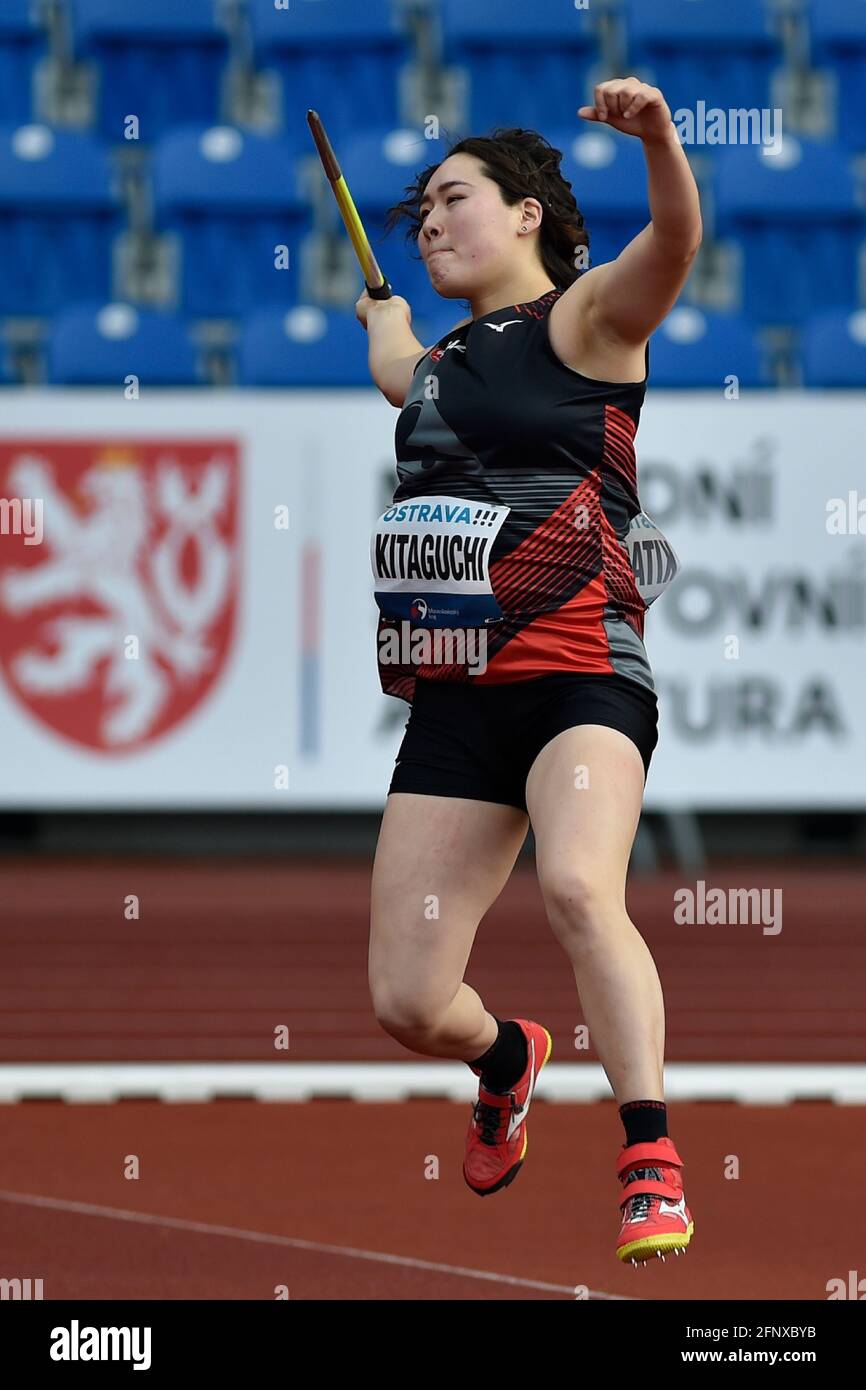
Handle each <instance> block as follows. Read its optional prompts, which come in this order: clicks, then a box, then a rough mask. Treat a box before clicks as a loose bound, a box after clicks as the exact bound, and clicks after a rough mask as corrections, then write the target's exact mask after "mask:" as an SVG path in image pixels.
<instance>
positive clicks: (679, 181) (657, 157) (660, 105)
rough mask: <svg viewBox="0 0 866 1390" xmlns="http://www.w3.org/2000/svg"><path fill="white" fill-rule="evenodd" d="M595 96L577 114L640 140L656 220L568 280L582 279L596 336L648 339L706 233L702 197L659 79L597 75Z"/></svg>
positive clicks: (583, 301)
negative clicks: (653, 83) (612, 255)
mask: <svg viewBox="0 0 866 1390" xmlns="http://www.w3.org/2000/svg"><path fill="white" fill-rule="evenodd" d="M594 98H595V105H594V106H581V107H580V109H579V111H578V114H579V115H580V116H583V117H584V119H586V120H591V121H598V123H599V124H601V125H608V126H612V127H613V129H614V130H619V131H622V132H624V133H625V134H629V135H635V136H637V137H638V138H639V139H640V140H641V142H642V143H643V148H644V155H645V157H646V163H647V173H648V196H649V205H650V215H651V218H652V220H651V222H650V223H649V225H648V226H646V227H644V229H643V231H642V232H639V233H638V235H637V236H636V237H635V238H634V239H633V240H632V241H630V242H629V243H628V245H627V246H626V247H625V248H624V249H623V250H622V251H621V252H620V254H619V255H618V256H617V258H616V260H614V261H609V262H607V264H605V265H600V266H596V267H595V268H594V269H593V270H590V271H588V272H587V273H586V274H585V275H583V276H581V277H580V279H578V280H577V282H576V284H575V285H574V286H571V287H570V288H571V289H576V288H577V286H581V285H582V286H583V294H582V295H581V296H580V315H581V317H582V318H583V322H584V325H585V328H586V330H587V331H588V332H589V333H591V334H592V336H593V337H599V336H600V337H601V338H603V339H605V340H607V341H610V342H613V343H623V344H627V345H629V346H635V345H643V344H644V343H645V342H646V340H647V338H649V336H650V334H651V333H653V332H654V331H655V329H656V328H658V326H659V324H660V323H661V322H662V319H664V318H665V316H666V315H667V314H668V313H669V312H670V310H671V309H672V308H673V306H674V304H675V303H676V300H677V297H678V295H679V293H680V290H681V289H682V287H683V285H684V284H685V282H686V279H687V278H688V275H689V271H690V270H691V268H692V263H693V262H694V259H695V256H696V255H697V252H698V248H699V246H700V244H701V237H702V234H703V225H702V222H701V204H700V197H699V195H698V188H697V184H696V183H695V179H694V175H693V174H692V171H691V169H690V167H689V162H688V160H687V159H686V155H685V151H684V150H683V147H682V144H681V143H680V139H679V136H678V135H677V130H676V126H675V125H674V124H673V121H672V119H671V112H670V107H669V106H668V105H667V102H666V101H665V99H664V97H663V96H662V94H661V92H660V91H659V89H658V88H657V87H650V86H648V85H647V83H645V82H640V81H638V79H637V78H636V77H626V78H617V79H615V80H613V81H610V82H602V83H599V85H598V86H597V87H596V88H595V93H594ZM569 292H570V291H569V290H567V291H566V293H565V294H564V295H563V296H562V299H563V300H565V299H567V297H568V294H569ZM577 298H578V297H577V296H575V300H577ZM575 309H577V303H576V304H575Z"/></svg>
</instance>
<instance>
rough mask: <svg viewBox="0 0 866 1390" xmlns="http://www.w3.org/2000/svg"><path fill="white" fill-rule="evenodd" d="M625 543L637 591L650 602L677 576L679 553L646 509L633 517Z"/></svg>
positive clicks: (646, 601) (644, 599) (645, 601)
mask: <svg viewBox="0 0 866 1390" xmlns="http://www.w3.org/2000/svg"><path fill="white" fill-rule="evenodd" d="M625 543H626V545H627V546H628V554H629V559H630V560H631V567H632V569H633V571H634V577H635V583H636V584H637V587H638V591H639V593H640V596H641V598H642V599H643V601H644V603H645V604H647V606H649V604H651V603H654V602H655V600H656V599H657V598H658V596H659V594H663V593H664V591H665V589H666V588H667V587H668V585H669V584H670V583H672V581H673V580H674V579H676V576H677V573H678V571H679V567H680V562H679V557H678V556H677V554H676V551H675V550H674V548H673V546H672V545H671V543H670V541H669V540H668V539H667V537H666V536H664V535H662V533H661V531H660V530H659V528H658V527H657V526H656V524H655V522H654V521H653V520H652V519H651V518H650V517H648V516H647V514H646V512H638V514H637V516H636V517H634V518H633V519H632V522H631V525H630V526H629V529H628V533H627V534H626V538H625Z"/></svg>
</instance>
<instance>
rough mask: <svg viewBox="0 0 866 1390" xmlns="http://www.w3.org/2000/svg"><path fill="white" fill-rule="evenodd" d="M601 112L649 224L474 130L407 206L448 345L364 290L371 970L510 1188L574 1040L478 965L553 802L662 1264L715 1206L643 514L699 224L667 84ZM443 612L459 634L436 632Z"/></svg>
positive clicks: (544, 154)
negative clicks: (487, 924)
mask: <svg viewBox="0 0 866 1390" xmlns="http://www.w3.org/2000/svg"><path fill="white" fill-rule="evenodd" d="M578 114H579V115H580V116H581V117H582V118H583V119H584V120H587V121H591V122H600V123H602V124H604V125H607V126H609V127H611V128H612V129H613V130H615V131H618V132H621V133H622V134H623V135H631V136H634V137H636V138H638V139H639V140H641V142H642V144H643V149H644V154H645V158H646V165H647V174H648V195H649V209H650V218H651V220H650V221H649V223H648V225H647V226H646V227H645V228H644V229H643V230H642V231H641V232H640V234H639V235H638V236H636V237H635V238H634V240H633V241H631V242H630V243H629V244H628V245H627V246H626V247H625V248H624V250H623V251H622V252H621V253H620V255H619V256H618V257H617V258H616V260H614V261H611V262H609V263H607V264H602V265H597V266H595V267H593V268H592V269H590V270H584V271H583V273H581V270H580V267H579V261H580V258H581V256H585V254H586V248H587V246H588V236H587V233H586V231H585V229H584V226H583V218H582V216H581V214H580V212H579V210H578V208H577V205H576V203H575V200H574V197H573V195H572V192H571V184H570V183H568V182H567V181H566V180H565V179H564V178H563V176H562V174H561V172H560V169H559V165H560V162H561V158H562V156H561V153H560V152H559V151H557V150H555V149H553V148H552V147H551V146H550V145H549V144H548V142H547V141H546V140H545V139H544V138H543V137H542V136H541V135H538V134H537V133H535V132H533V131H526V130H519V129H515V130H498V131H494V133H493V135H492V137H491V138H470V139H466V140H462V141H460V142H459V143H458V144H456V145H454V146H453V147H452V148H451V150H450V151H449V154H448V156H447V158H446V159H444V160H443V161H442V162H441V163H439V164H438V165H434V166H431V167H430V168H428V169H427V170H425V171H424V172H423V173H422V174H421V175H419V177H418V178H417V180H416V182H415V184H414V185H412V186H410V190H407V191H410V196H409V197H407V198H406V199H405V200H404V201H403V202H401V203H399V204H397V205H396V207H394V208H392V209H391V215H390V218H389V226H393V225H394V223H395V222H396V221H397V220H399V219H400V218H402V217H408V218H409V219H410V227H409V233H408V234H409V236H410V237H411V238H412V239H415V240H417V243H418V247H419V250H420V254H421V257H422V259H423V261H424V263H425V265H426V269H427V272H428V274H429V277H430V281H431V283H432V285H433V287H434V288H435V289H436V290H437V291H438V293H439V294H440V295H441V296H442V297H443V298H445V299H463V300H466V301H468V303H469V304H470V305H471V309H472V313H471V317H469V318H466V319H463V320H462V321H461V322H460V323H458V324H457V325H456V326H455V328H454V329H453V330H452V331H451V333H449V334H446V335H445V337H444V338H442V339H440V341H439V342H438V343H437V344H436V345H435V346H434V347H433V348H430V349H425V348H424V345H423V344H422V343H420V342H419V341H418V339H417V338H416V337H415V336H414V334H413V333H412V329H411V326H410V323H411V314H410V309H409V305H408V304H407V302H406V300H405V299H401V298H400V297H394V298H391V299H388V300H383V301H376V300H372V299H371V298H370V297H369V295H368V294H367V293H366V291H365V292H364V293H363V294H362V296H361V298H360V299H359V300H358V303H357V305H356V313H357V316H358V318H359V319H360V321H361V322H362V323H363V324H364V326H365V328H366V330H367V333H368V336H369V363H370V371H371V375H372V377H373V380H374V381H375V383H376V385H377V386H378V387H379V389H380V390H381V391H382V393H383V394H384V395H385V397H386V398H387V400H388V401H389V402H390V403H391V404H392V405H394V406H398V407H400V416H399V419H398V423H397V431H396V444H397V473H398V477H399V485H398V487H397V489H396V492H395V494H394V504H395V505H394V506H392V508H391V509H390V510H389V511H388V512H386V513H385V514H384V516H383V517H382V518H381V519H380V521H379V523H377V531H376V535H375V537H374V546H373V554H374V568H375V569H376V589H377V594H376V598H377V602H378V604H379V608H380V610H381V613H380V618H379V653H378V659H379V671H380V678H381V684H382V688H383V689H384V690H385V691H386V692H388V693H390V694H395V695H398V696H400V697H402V698H403V699H405V700H407V701H408V702H409V704H410V705H411V712H410V716H409V719H408V721H407V724H406V731H405V735H404V738H403V741H402V744H401V747H400V750H399V753H398V756H397V761H396V765H395V769H394V774H393V778H392V781H391V785H390V790H389V795H388V798H387V803H386V806H385V812H384V816H383V819H382V825H381V830H380V835H379V841H378V847H377V850H376V856H375V863H374V868H373V882H372V903H371V937H370V952H369V978H370V989H371V996H372V1000H373V1006H374V1009H375V1013H376V1017H377V1018H378V1020H379V1022H380V1023H381V1025H382V1027H383V1028H384V1029H385V1030H386V1031H387V1032H388V1033H389V1034H390V1035H391V1036H392V1037H394V1038H396V1039H397V1040H398V1041H399V1042H401V1043H402V1044H403V1045H404V1046H405V1047H406V1048H408V1049H410V1050H411V1051H413V1052H417V1053H421V1054H423V1055H425V1056H430V1057H453V1058H461V1059H462V1060H463V1061H465V1062H466V1063H467V1064H468V1065H469V1066H470V1067H471V1068H472V1071H473V1072H474V1073H475V1074H476V1075H477V1076H478V1077H479V1087H478V1100H477V1102H476V1103H475V1104H474V1106H473V1111H472V1119H471V1123H470V1126H469V1132H468V1135H467V1141H466V1152H465V1159H464V1166H463V1173H464V1177H465V1179H466V1182H467V1183H468V1185H469V1186H470V1187H471V1188H472V1190H473V1191H474V1192H477V1193H479V1194H480V1195H481V1196H485V1195H487V1194H489V1193H492V1192H496V1191H498V1190H499V1189H500V1188H503V1187H505V1186H507V1184H508V1183H510V1182H511V1181H512V1180H513V1178H514V1177H515V1176H516V1175H517V1172H518V1171H519V1169H520V1166H521V1164H522V1163H523V1160H524V1156H525V1154H526V1145H527V1136H526V1116H527V1112H528V1110H529V1105H530V1101H531V1099H532V1095H533V1091H534V1089H535V1085H536V1081H537V1079H538V1075H539V1073H540V1071H541V1069H542V1067H543V1066H544V1064H545V1063H546V1062H547V1060H548V1058H549V1057H550V1053H551V1047H552V1043H551V1038H550V1034H549V1033H548V1032H547V1030H546V1029H545V1028H544V1027H543V1026H542V1025H541V1024H540V1023H537V1022H534V1021H532V1020H528V1019H522V1018H517V1019H509V1020H502V1019H500V1018H499V1017H498V1016H497V1015H495V1014H492V1013H491V1012H489V1010H488V1009H487V1008H485V1005H484V1003H483V1002H482V1000H481V999H480V998H479V996H478V994H477V993H476V991H475V990H474V989H472V988H471V987H470V986H469V985H468V984H466V983H465V981H464V980H463V975H464V971H465V969H466V965H467V961H468V959H469V954H470V951H471V949H472V944H473V940H474V937H475V933H476V929H477V927H478V924H479V922H480V920H481V918H482V917H483V916H484V914H485V912H486V911H487V909H488V908H489V907H490V906H491V904H492V903H493V902H494V901H495V900H496V898H497V896H498V895H499V893H500V892H501V890H502V888H503V887H504V885H505V883H506V881H507V879H508V877H509V874H510V873H511V870H512V867H513V865H514V862H515V859H516V857H517V855H518V853H519V851H520V848H521V846H522V844H523V842H524V839H525V836H526V833H527V829H528V825H529V823H530V822H531V823H532V828H533V832H534V835H535V842H536V862H537V872H538V878H539V882H540V887H541V892H542V896H543V900H544V904H545V909H546V912H547V916H548V919H549V922H550V925H551V927H552V929H553V932H554V934H555V936H556V938H557V940H558V941H559V942H560V943H561V945H562V946H563V947H564V949H565V951H566V954H567V955H568V957H569V960H570V961H571V965H572V968H573V971H574V976H575V980H576V984H577V990H578V995H579V998H580V1003H581V1006H582V1009H583V1014H584V1017H585V1019H586V1022H587V1024H588V1027H589V1032H590V1036H591V1038H592V1041H593V1044H594V1046H595V1048H596V1050H597V1052H598V1055H599V1057H600V1059H601V1062H602V1064H603V1066H604V1069H605V1073H606V1075H607V1077H608V1080H609V1082H610V1085H611V1087H612V1089H613V1092H614V1095H615V1097H616V1101H617V1104H618V1106H619V1111H620V1115H621V1118H622V1122H623V1125H624V1128H625V1142H624V1143H623V1145H622V1148H621V1149H620V1151H619V1154H618V1156H617V1163H616V1171H617V1176H618V1179H619V1181H620V1182H621V1184H622V1187H621V1188H618V1189H617V1191H618V1194H619V1204H620V1208H621V1217H622V1223H621V1229H620V1234H619V1238H618V1243H617V1254H618V1256H619V1258H620V1259H622V1260H626V1261H631V1262H632V1263H634V1264H637V1263H638V1262H643V1261H646V1260H648V1259H650V1258H652V1257H655V1256H659V1257H660V1258H662V1259H664V1257H665V1254H666V1253H667V1252H669V1251H675V1252H676V1253H677V1254H679V1252H680V1251H681V1250H685V1248H686V1247H687V1245H688V1244H689V1241H690V1239H691V1236H692V1232H693V1229H694V1225H693V1221H692V1217H691V1213H690V1211H689V1209H688V1207H687V1206H686V1203H685V1196H684V1192H683V1183H682V1176H681V1170H682V1159H681V1158H680V1155H679V1153H678V1152H677V1149H676V1148H675V1146H674V1144H673V1141H672V1140H671V1139H670V1138H669V1136H668V1130H667V1112H666V1107H665V1102H664V1089H663V1077H662V1068H663V1054H664V1005H663V997H662V990H661V986H660V983H659V978H658V974H657V972H656V968H655V965H654V963H653V960H652V957H651V955H650V953H649V950H648V948H647V946H646V944H645V942H644V940H643V938H642V937H641V935H640V933H639V932H638V930H637V929H636V927H635V926H634V924H633V923H632V922H631V920H630V919H629V916H628V913H627V911H626V906H625V881H626V870H627V866H628V862H629V855H630V852H631V846H632V841H633V838H634V834H635V831H636V829H637V824H638V818H639V816H640V810H641V801H642V796H643V789H644V784H645V781H646V774H647V770H648V768H649V762H650V757H651V755H652V752H653V749H654V747H655V744H656V741H657V737H658V735H657V704H656V695H655V689H654V685H653V679H652V674H651V671H650V667H649V664H648V661H647V656H646V651H645V648H644V644H643V631H644V616H645V612H646V607H647V603H646V601H645V599H644V597H643V595H642V592H641V590H640V588H639V587H638V583H637V580H636V575H635V570H634V569H633V568H632V565H631V563H630V560H629V551H628V548H627V545H626V540H625V538H626V536H627V533H628V530H629V527H630V526H631V524H632V523H633V522H634V520H635V518H636V517H638V516H640V515H641V509H640V502H639V500H638V494H637V485H636V475H635V452H634V436H635V432H636V429H637V424H638V420H639V416H640V409H641V405H642V403H643V399H644V394H645V390H646V384H647V371H648V343H647V340H648V338H649V336H650V334H651V333H652V332H653V331H654V329H655V328H656V327H657V326H658V324H659V323H660V322H661V321H662V319H663V318H664V317H665V315H666V314H667V313H668V312H669V310H670V309H671V308H672V306H673V304H674V302H675V301H676V299H677V296H678V294H679V292H680V290H681V289H682V286H683V284H684V282H685V280H686V277H687V276H688V274H689V270H690V267H691V265H692V262H693V260H694V257H695V255H696V252H697V250H698V247H699V245H700V241H701V235H702V224H701V213H700V202H699V197H698V190H697V187H696V184H695V181H694V179H693V177H692V174H691V170H690V168H689V164H688V161H687V159H686V156H685V153H684V151H683V149H682V146H681V144H680V141H679V139H678V136H677V132H676V129H675V127H674V125H673V122H672V119H671V112H670V109H669V107H668V106H667V104H666V102H665V100H664V97H663V96H662V94H661V92H660V91H659V90H658V89H657V88H655V87H650V86H647V85H646V84H645V83H643V82H640V81H639V80H638V79H637V78H635V77H627V78H624V79H616V80H612V81H607V82H603V83H601V84H600V85H598V86H597V87H596V88H595V91H594V104H593V105H592V106H584V107H581V108H580V109H579V111H578ZM437 629H438V630H439V631H438V633H437ZM407 632H408V634H409V638H410V643H409V645H407V642H406V641H405V640H404V639H405V637H406V634H407ZM443 633H444V634H445V636H449V637H450V638H451V639H455V638H460V637H462V638H463V646H462V647H459V644H458V646H457V647H455V645H454V641H453V640H452V642H451V645H450V647H449V645H448V643H447V642H440V644H439V646H438V647H437V646H436V644H435V642H434V641H433V638H435V637H436V636H437V635H439V636H441V635H442V634H443ZM416 639H417V640H416Z"/></svg>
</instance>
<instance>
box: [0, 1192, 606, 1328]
mask: <svg viewBox="0 0 866 1390" xmlns="http://www.w3.org/2000/svg"><path fill="white" fill-rule="evenodd" d="M0 1202H9V1203H11V1204H12V1205H15V1206H24V1207H43V1208H47V1209H48V1210H50V1211H66V1212H75V1213H76V1214H77V1215H79V1216H102V1217H107V1218H109V1219H110V1220H113V1221H133V1222H136V1223H137V1224H138V1225H141V1226H160V1227H164V1228H169V1229H171V1230H174V1231H188V1232H191V1233H193V1234H195V1235H202V1236H227V1237H229V1238H230V1239H232V1240H248V1241H252V1242H254V1243H256V1244H258V1245H283V1246H289V1247H290V1248H291V1249H293V1250H308V1251H313V1252H314V1253H315V1254H320V1255H340V1256H342V1257H344V1258H345V1259H349V1260H372V1261H373V1262H374V1263H376V1264H388V1265H400V1266H402V1267H403V1268H405V1269H426V1270H430V1271H432V1272H433V1273H436V1274H451V1275H455V1276H457V1277H458V1278H462V1279H486V1280H488V1281H489V1282H490V1283H494V1284H509V1285H511V1286H513V1287H515V1288H520V1289H541V1290H542V1291H543V1292H545V1293H566V1294H568V1295H569V1296H570V1297H572V1298H573V1297H574V1289H575V1286H574V1285H572V1284H546V1283H545V1282H544V1281H543V1280H541V1279H520V1278H518V1277H517V1276H514V1275H510V1274H494V1273H492V1272H491V1271H490V1270H486V1269H467V1268H465V1267H463V1266H462V1265H449V1264H440V1263H438V1262H436V1261H435V1260H416V1259H412V1258H411V1257H409V1256H407V1255H386V1254H384V1253H382V1252H381V1251H379V1250H358V1249H356V1248H355V1247H354V1246H351V1245H326V1244H325V1243H324V1242H322V1241H317V1240H301V1239H300V1238H299V1237H297V1236H276V1235H270V1234H268V1232H266V1231H245V1230H242V1229H239V1228H238V1227H236V1226H213V1225H211V1224H210V1223H208V1222H204V1221H184V1220H183V1219H182V1218H181V1217H177V1216H153V1215H151V1214H150V1213H149V1212H140V1211H124V1210H123V1209H122V1208H119V1207H100V1206H95V1205H94V1204H93V1203H91V1202H72V1201H66V1200H65V1199H63V1198H60V1197H42V1196H37V1195H35V1194H33V1193H29V1192H3V1191H0ZM588 1293H589V1297H590V1298H593V1299H611V1300H616V1301H617V1302H633V1300H632V1299H629V1298H628V1296H627V1295H623V1294H615V1293H600V1292H598V1291H597V1290H595V1289H589V1290H588Z"/></svg>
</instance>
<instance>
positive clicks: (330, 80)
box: [249, 0, 410, 142]
mask: <svg viewBox="0 0 866 1390" xmlns="http://www.w3.org/2000/svg"><path fill="white" fill-rule="evenodd" d="M249 16H250V25H251V29H252V35H253V44H254V49H255V58H256V66H257V67H259V68H261V69H264V70H266V71H273V72H276V73H277V74H278V75H279V77H280V79H281V82H282V89H283V108H284V116H285V119H284V124H285V126H286V128H287V129H291V130H296V129H298V130H300V128H301V125H302V123H303V125H304V129H306V114H307V110H308V109H309V108H310V107H312V108H313V109H314V110H316V111H318V112H319V115H320V116H321V117H322V120H323V121H324V124H325V128H326V130H327V132H328V134H329V136H330V137H331V139H332V140H334V141H335V142H336V140H342V139H343V138H344V137H345V136H347V135H349V134H350V133H351V132H352V131H354V130H357V129H358V126H359V124H361V123H363V124H364V125H374V124H378V123H380V122H391V123H393V122H395V121H396V120H397V115H398V91H399V72H400V67H401V65H402V64H404V63H406V62H407V61H408V60H409V57H410V51H409V46H408V35H407V33H406V32H405V31H404V30H403V29H401V28H400V27H399V25H398V21H397V5H396V4H395V3H392V0H364V3H363V4H359V3H358V0H327V3H324V4H323V3H322V0H291V4H290V6H289V8H288V9H277V8H275V6H274V0H249ZM305 138H306V139H309V135H308V134H306V135H305Z"/></svg>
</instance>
